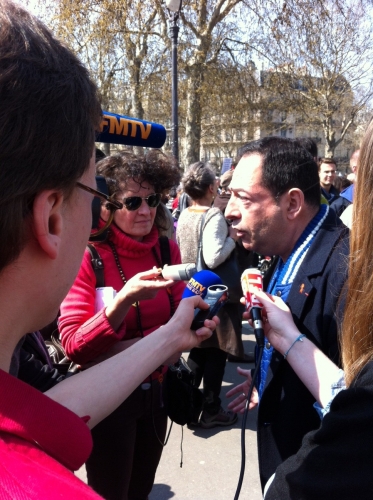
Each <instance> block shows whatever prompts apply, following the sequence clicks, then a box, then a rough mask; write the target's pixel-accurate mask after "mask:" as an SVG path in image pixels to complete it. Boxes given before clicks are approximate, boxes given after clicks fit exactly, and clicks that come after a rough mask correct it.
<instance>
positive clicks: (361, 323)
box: [341, 121, 373, 385]
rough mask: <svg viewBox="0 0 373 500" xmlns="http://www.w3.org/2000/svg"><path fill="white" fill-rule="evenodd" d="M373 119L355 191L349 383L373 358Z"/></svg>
mask: <svg viewBox="0 0 373 500" xmlns="http://www.w3.org/2000/svg"><path fill="white" fill-rule="evenodd" d="M372 215H373V121H371V122H370V124H369V126H368V128H367V131H366V133H365V136H364V139H363V143H362V146H361V150H360V160H359V174H358V178H357V185H356V189H355V194H354V208H353V225H352V231H351V244H350V257H349V277H348V281H347V296H346V308H345V312H344V320H343V325H342V337H341V344H342V360H343V367H344V370H345V377H346V383H347V385H350V384H351V382H352V380H353V379H354V378H355V377H356V375H357V374H358V373H359V371H360V370H361V369H362V368H363V367H364V365H365V364H366V363H367V362H368V361H370V360H371V359H373V308H372V304H373V217H372Z"/></svg>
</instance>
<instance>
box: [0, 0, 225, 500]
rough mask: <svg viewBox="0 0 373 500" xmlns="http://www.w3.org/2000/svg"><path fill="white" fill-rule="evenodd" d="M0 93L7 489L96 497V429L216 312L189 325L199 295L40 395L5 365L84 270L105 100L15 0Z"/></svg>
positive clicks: (1, 400)
mask: <svg viewBox="0 0 373 500" xmlns="http://www.w3.org/2000/svg"><path fill="white" fill-rule="evenodd" d="M0 96H1V103H2V105H1V109H0V116H1V120H0V137H1V139H0V141H1V143H0V202H1V210H0V263H1V274H0V299H1V300H0V318H1V320H0V344H1V349H0V464H1V466H0V468H1V470H0V497H1V498H12V499H16V500H17V499H21V498H22V499H25V498H32V499H37V500H42V499H50V498H65V499H75V498H79V499H88V498H92V499H93V498H100V497H99V496H98V495H97V494H96V493H95V492H94V491H93V490H92V489H90V488H89V487H88V486H86V485H85V484H84V483H83V482H81V481H80V480H79V479H78V478H77V477H75V476H74V474H73V473H72V470H76V469H78V468H79V467H80V466H81V465H82V464H83V463H84V462H85V460H86V459H87V458H88V456H89V453H90V451H91V449H92V438H91V433H90V430H89V428H92V427H93V426H95V425H96V424H97V423H98V422H100V420H102V419H103V418H105V417H106V416H107V415H108V414H109V413H111V412H112V411H113V410H114V409H115V408H117V407H118V406H119V405H120V404H121V403H122V401H123V400H124V399H126V398H127V397H128V396H129V395H130V394H131V392H132V391H133V390H134V389H135V388H136V387H137V386H138V385H139V384H140V383H141V382H142V380H144V379H145V377H146V376H148V375H149V374H150V373H152V372H153V371H154V370H155V369H156V368H157V367H158V366H159V365H161V364H162V362H163V361H164V360H165V359H167V358H168V357H170V356H171V355H172V354H173V353H175V352H177V351H184V350H187V349H190V348H192V347H194V346H196V345H197V344H198V343H199V341H200V340H203V339H206V338H208V337H209V336H210V335H211V331H212V330H214V328H215V327H216V324H217V323H218V321H219V320H218V319H217V318H214V321H206V322H205V325H206V326H205V327H203V328H201V329H200V330H198V331H197V332H193V331H192V330H190V325H191V322H192V319H193V316H194V308H195V307H200V308H207V304H205V302H204V301H203V300H202V299H201V298H199V297H197V296H196V297H193V298H190V299H185V300H183V301H181V303H180V305H179V308H178V310H177V311H176V313H175V315H174V316H173V317H172V319H171V320H170V321H169V322H168V323H167V324H166V325H164V326H163V327H162V328H159V329H158V330H157V331H155V332H153V333H152V335H151V336H149V337H146V338H144V339H142V340H141V341H139V342H137V343H136V344H135V345H133V346H131V347H130V348H129V349H127V350H126V351H124V352H122V353H120V354H118V355H116V356H113V357H112V358H110V359H108V360H106V361H104V362H102V363H100V364H98V365H97V366H94V367H92V368H90V369H88V370H86V371H84V372H82V373H79V374H77V375H75V376H74V377H70V378H68V379H67V380H64V381H62V382H61V383H59V384H57V385H56V386H55V387H53V388H51V389H50V390H48V391H47V392H46V393H44V394H42V393H41V392H39V391H37V390H36V389H34V388H33V387H31V386H29V385H27V384H25V383H24V382H21V381H19V380H17V379H16V378H15V377H12V376H11V375H9V373H8V371H9V367H10V361H11V357H12V354H13V352H14V350H15V348H16V346H17V344H18V342H19V341H20V339H21V338H22V337H23V336H24V335H25V334H26V333H27V332H30V331H36V330H38V329H40V328H42V327H43V326H45V325H46V324H48V323H50V322H51V321H52V320H53V319H54V318H55V317H56V315H57V311H58V308H59V305H60V303H61V301H62V300H63V298H64V297H65V295H66V294H67V292H68V290H69V288H70V286H71V284H72V282H73V281H74V278H75V276H76V274H77V272H78V270H79V267H80V264H81V261H82V256H83V252H84V249H85V247H86V244H87V240H88V237H89V232H90V227H91V223H92V215H91V204H92V198H93V196H92V194H91V191H92V189H95V188H96V183H95V157H94V141H95V134H96V131H97V130H98V129H99V126H100V121H101V108H100V103H99V100H98V97H97V89H96V86H95V85H94V84H93V83H92V81H91V80H90V78H89V75H88V71H87V70H86V69H85V68H84V66H83V65H82V64H81V63H80V62H79V60H78V59H77V58H76V57H75V56H74V55H73V54H72V53H71V52H70V51H69V50H68V49H67V48H66V47H65V46H64V45H62V44H61V43H60V42H59V41H58V40H57V39H56V38H55V37H54V36H53V35H52V34H51V32H50V31H49V30H48V29H47V28H46V27H45V26H44V25H43V24H42V23H41V22H40V21H38V20H37V19H36V18H35V17H33V16H32V15H31V14H29V13H28V12H27V11H25V10H24V9H23V8H22V7H20V6H19V5H17V4H15V3H12V2H10V1H8V0H0ZM109 204H111V206H112V209H114V205H115V204H114V205H113V202H109ZM149 272H150V273H151V271H149ZM157 277H158V272H154V278H155V279H157Z"/></svg>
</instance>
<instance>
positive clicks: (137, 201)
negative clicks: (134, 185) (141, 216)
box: [123, 193, 161, 212]
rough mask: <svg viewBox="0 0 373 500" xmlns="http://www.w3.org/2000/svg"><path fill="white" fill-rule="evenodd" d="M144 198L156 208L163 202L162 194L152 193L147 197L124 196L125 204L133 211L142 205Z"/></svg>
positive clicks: (151, 206)
mask: <svg viewBox="0 0 373 500" xmlns="http://www.w3.org/2000/svg"><path fill="white" fill-rule="evenodd" d="M142 200H145V201H146V203H147V204H148V206H149V207H150V208H156V207H157V206H158V205H159V204H160V202H161V195H160V194H159V193H155V194H150V195H149V196H147V197H146V198H141V196H129V197H128V198H123V205H124V206H125V207H126V209H127V210H129V211H130V212H133V211H134V210H138V209H139V208H140V207H141V204H142Z"/></svg>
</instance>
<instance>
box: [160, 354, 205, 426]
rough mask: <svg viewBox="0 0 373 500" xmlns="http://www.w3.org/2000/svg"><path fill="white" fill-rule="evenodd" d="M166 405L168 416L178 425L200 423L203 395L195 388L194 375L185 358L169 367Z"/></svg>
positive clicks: (165, 396) (166, 383)
mask: <svg viewBox="0 0 373 500" xmlns="http://www.w3.org/2000/svg"><path fill="white" fill-rule="evenodd" d="M164 403H165V409H166V413H167V416H168V417H169V418H170V419H171V420H172V421H173V422H175V423H176V424H179V425H185V424H190V423H191V422H192V421H198V418H199V415H200V413H201V411H202V405H203V395H202V392H201V391H200V390H199V389H198V388H197V387H195V382H194V374H193V372H192V370H191V369H190V368H189V366H188V365H187V363H186V361H185V359H184V358H183V357H181V358H180V359H179V361H178V362H177V363H175V364H174V365H170V366H169V367H168V371H167V376H166V380H165V392H164Z"/></svg>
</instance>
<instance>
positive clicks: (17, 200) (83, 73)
mask: <svg viewBox="0 0 373 500" xmlns="http://www.w3.org/2000/svg"><path fill="white" fill-rule="evenodd" d="M0 101H1V107H0V203H1V209H0V262H1V264H0V269H2V268H4V267H5V266H6V265H7V264H9V263H10V262H12V261H13V260H14V259H16V258H17V257H18V255H19V253H20V252H21V250H22V248H23V246H24V244H25V242H26V238H27V230H28V227H29V224H28V223H27V222H28V216H29V214H30V213H31V208H32V205H33V201H34V199H35V196H36V195H37V194H38V193H40V192H41V191H43V190H46V189H56V188H57V189H61V190H62V191H64V192H65V193H66V195H69V193H70V192H71V191H72V189H73V187H74V186H75V182H76V180H77V179H79V178H80V177H81V176H82V174H83V173H84V172H85V170H86V169H87V168H88V166H89V160H90V158H91V156H92V153H93V146H94V141H95V133H96V131H97V130H98V128H99V125H100V120H101V108H100V103H99V99H98V95H97V89H96V86H95V85H94V83H93V82H92V81H91V79H90V77H89V75H88V72H87V70H86V69H85V68H84V66H83V65H82V63H81V62H80V61H79V60H78V59H77V58H76V57H75V56H74V55H73V54H72V52H71V51H70V50H69V49H68V48H67V47H65V46H64V45H63V44H62V43H61V42H59V41H58V40H57V39H56V38H55V37H54V36H53V35H52V33H51V32H50V31H49V30H48V28H46V27H45V26H44V24H43V23H42V22H41V21H39V20H38V19H36V18H35V17H34V16H32V15H31V14H30V13H28V12H27V11H25V10H24V9H23V8H22V7H20V6H19V5H16V4H13V3H12V2H10V1H8V0H0Z"/></svg>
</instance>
